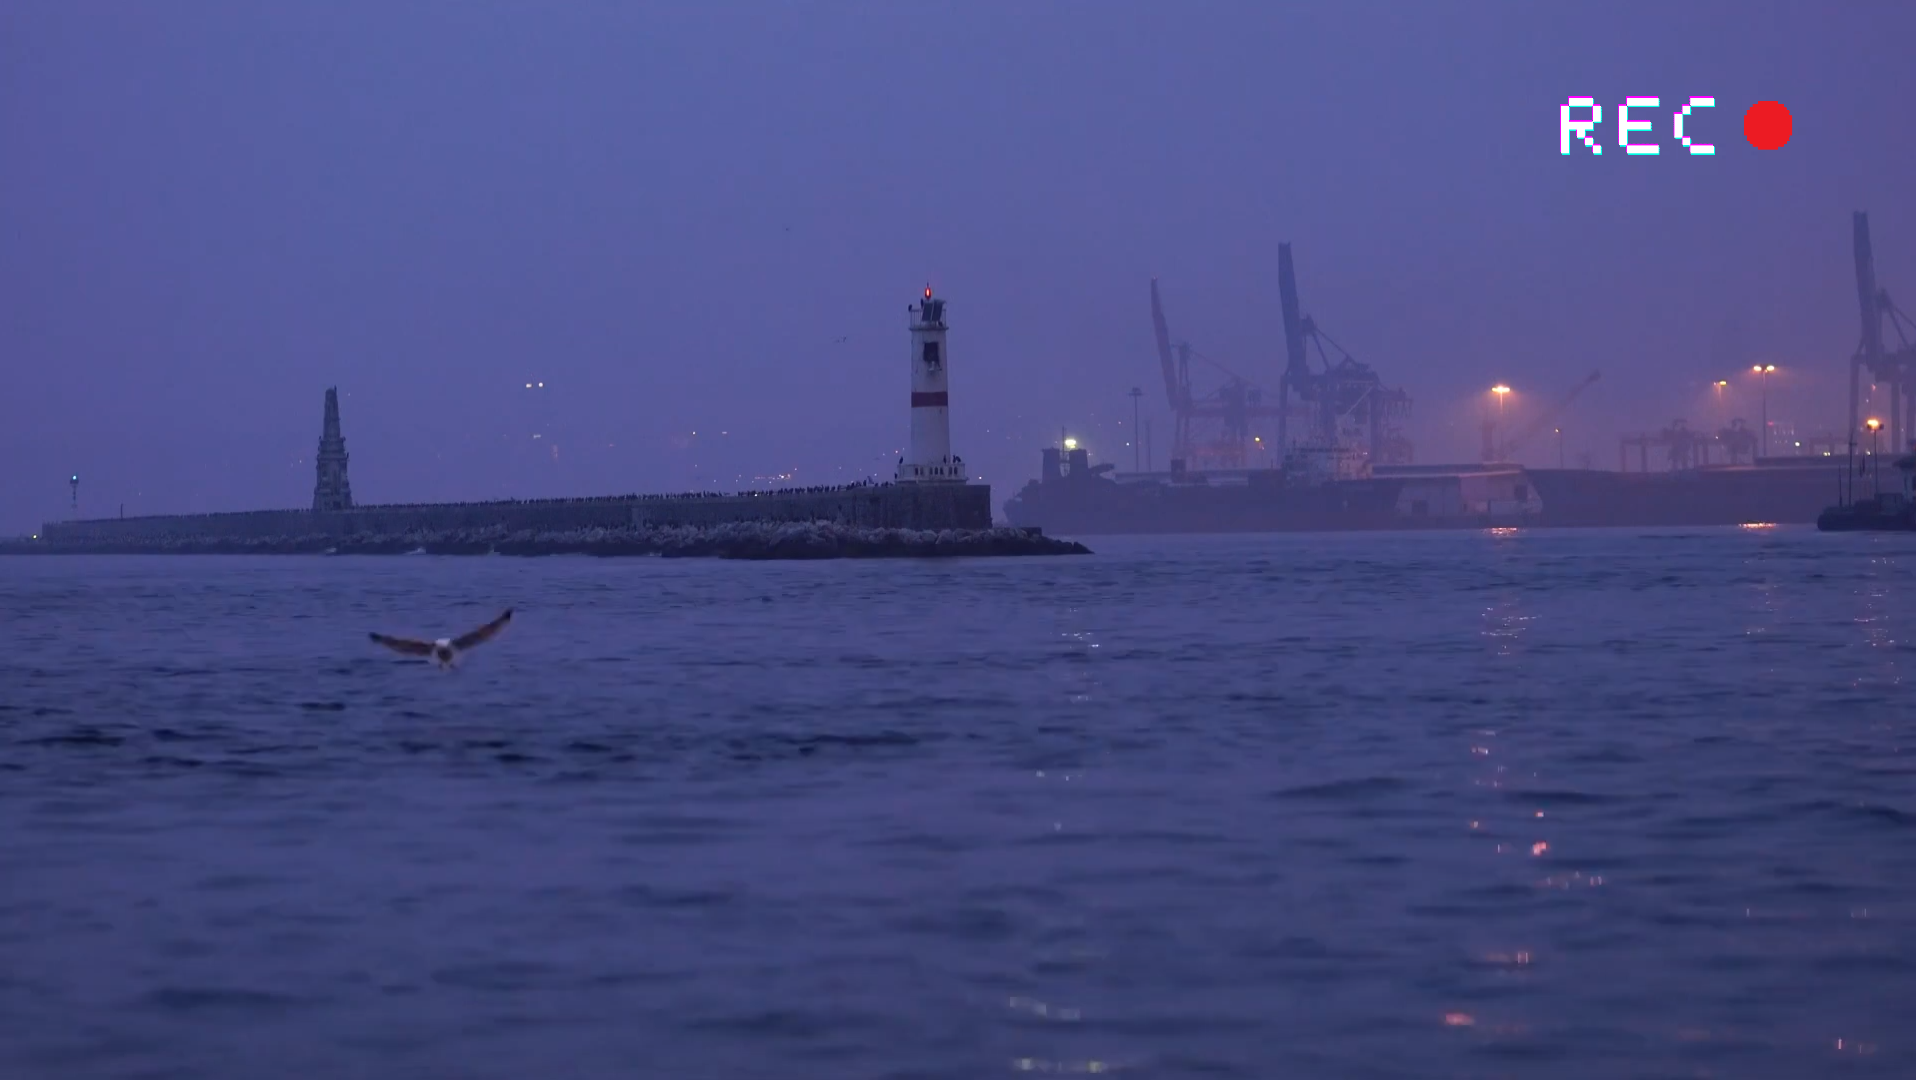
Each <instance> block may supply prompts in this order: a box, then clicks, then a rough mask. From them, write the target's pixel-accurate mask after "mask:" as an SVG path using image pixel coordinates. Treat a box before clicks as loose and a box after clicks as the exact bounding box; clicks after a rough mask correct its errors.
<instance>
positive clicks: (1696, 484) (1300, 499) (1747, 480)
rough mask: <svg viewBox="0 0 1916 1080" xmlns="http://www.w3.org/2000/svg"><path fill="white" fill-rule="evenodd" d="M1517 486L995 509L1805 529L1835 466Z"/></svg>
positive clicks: (1198, 496)
mask: <svg viewBox="0 0 1916 1080" xmlns="http://www.w3.org/2000/svg"><path fill="white" fill-rule="evenodd" d="M1521 480H1522V482H1521V483H1519V484H1517V485H1515V489H1516V491H1517V493H1518V494H1517V499H1516V501H1515V502H1507V503H1505V504H1504V506H1503V507H1501V508H1498V507H1495V506H1492V507H1489V508H1486V506H1485V505H1484V504H1482V503H1481V502H1479V503H1477V504H1475V505H1472V504H1471V503H1470V502H1469V501H1468V500H1465V501H1463V502H1461V503H1460V504H1458V505H1454V506H1451V507H1449V508H1448V512H1418V511H1431V510H1433V509H1434V508H1433V507H1429V506H1426V505H1424V502H1423V501H1422V500H1418V501H1413V494H1412V492H1411V491H1410V490H1409V489H1408V487H1407V485H1409V484H1412V483H1414V482H1422V483H1429V481H1428V480H1424V481H1412V480H1408V479H1404V478H1391V479H1373V480H1359V481H1341V482H1333V483H1328V484H1324V485H1321V486H1319V487H1314V488H1286V487H1282V486H1264V487H1260V486H1257V485H1252V486H1239V487H1233V488H1222V487H1209V486H1206V485H1202V484H1193V485H1178V484H1156V483H1150V484H1127V483H1114V482H1112V481H1109V480H1105V479H1102V478H1096V477H1087V478H1082V479H1078V480H1076V481H1073V480H1072V479H1070V478H1065V479H1061V480H1050V481H1033V482H1032V483H1030V484H1028V485H1027V486H1026V487H1025V489H1024V490H1023V491H1021V492H1020V493H1019V494H1018V495H1017V496H1016V497H1014V498H1013V499H1012V500H1011V502H1009V503H1007V504H1006V506H1005V513H1006V516H1007V517H1008V518H1009V520H1010V521H1011V523H1012V524H1014V525H1024V526H1033V527H1039V528H1043V529H1045V530H1046V531H1047V532H1050V533H1062V534H1066V535H1100V534H1105V535H1113V534H1125V533H1230V532H1333V531H1371V530H1431V529H1483V528H1498V527H1561V528H1578V527H1616V526H1633V527H1668V526H1709V525H1745V524H1757V523H1768V524H1809V523H1812V522H1815V521H1817V519H1818V515H1819V514H1821V513H1822V511H1823V510H1824V509H1825V508H1826V507H1828V506H1829V505H1830V503H1831V501H1832V498H1833V496H1834V495H1835V494H1836V492H1837V489H1838V485H1839V484H1840V482H1841V480H1840V469H1839V468H1836V467H1833V466H1830V465H1824V464H1821V463H1815V464H1810V465H1806V466H1797V465H1794V464H1790V465H1784V466H1774V465H1767V464H1766V465H1763V466H1744V467H1740V468H1734V467H1731V468H1713V469H1697V470H1689V471H1686V472H1681V473H1656V474H1642V473H1612V472H1600V471H1597V470H1577V469H1529V470H1522V476H1521ZM1526 487H1528V488H1530V489H1531V491H1532V493H1531V494H1525V493H1524V489H1525V488H1526ZM1526 500H1528V501H1526Z"/></svg>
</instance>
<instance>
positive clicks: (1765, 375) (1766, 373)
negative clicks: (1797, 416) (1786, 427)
mask: <svg viewBox="0 0 1916 1080" xmlns="http://www.w3.org/2000/svg"><path fill="white" fill-rule="evenodd" d="M1750 370H1751V371H1752V372H1755V373H1756V374H1757V375H1759V376H1761V377H1762V379H1763V456H1764V457H1769V456H1770V372H1772V371H1775V370H1776V365H1775V364H1753V365H1751V366H1750Z"/></svg>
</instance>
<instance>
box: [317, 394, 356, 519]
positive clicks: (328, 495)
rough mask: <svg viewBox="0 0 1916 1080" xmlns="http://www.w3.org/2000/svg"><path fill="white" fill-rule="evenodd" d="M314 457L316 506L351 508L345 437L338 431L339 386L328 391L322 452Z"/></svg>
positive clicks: (322, 508)
mask: <svg viewBox="0 0 1916 1080" xmlns="http://www.w3.org/2000/svg"><path fill="white" fill-rule="evenodd" d="M314 461H315V464H316V466H317V472H318V474H319V477H318V480H317V481H316V482H315V483H314V484H313V509H314V510H315V511H317V512H331V511H338V510H350V509H352V507H353V486H352V484H351V483H349V482H348V481H347V480H346V438H345V436H343V435H341V434H340V433H339V388H338V387H333V388H332V389H329V390H327V391H326V426H325V428H324V429H322V430H321V432H320V436H319V455H318V457H316V458H315V459H314Z"/></svg>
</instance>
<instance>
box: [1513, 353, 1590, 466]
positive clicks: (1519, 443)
mask: <svg viewBox="0 0 1916 1080" xmlns="http://www.w3.org/2000/svg"><path fill="white" fill-rule="evenodd" d="M1602 377H1603V372H1601V371H1593V372H1591V373H1590V375H1589V376H1588V377H1587V378H1585V379H1584V380H1583V381H1582V382H1580V383H1578V384H1577V385H1575V386H1573V387H1571V388H1570V392H1569V393H1567V394H1565V395H1564V396H1563V397H1561V398H1558V399H1557V403H1556V404H1555V405H1552V406H1550V407H1549V408H1548V409H1545V410H1544V411H1543V412H1541V413H1539V414H1537V418H1536V419H1535V420H1532V421H1531V422H1530V423H1528V424H1526V425H1524V427H1523V428H1522V429H1521V430H1519V431H1518V432H1517V433H1516V434H1515V435H1512V436H1511V437H1510V438H1508V439H1505V440H1504V441H1503V442H1502V443H1501V444H1493V443H1492V441H1491V440H1490V439H1489V438H1488V437H1486V438H1485V439H1484V447H1485V449H1486V451H1487V452H1486V453H1485V454H1484V461H1485V462H1486V463H1491V462H1504V461H1509V460H1510V459H1511V458H1512V457H1514V456H1516V453H1517V451H1518V450H1521V449H1523V446H1524V444H1525V443H1528V442H1529V441H1530V440H1532V439H1534V438H1536V437H1537V436H1538V435H1539V434H1541V433H1542V432H1543V429H1544V428H1547V427H1549V426H1550V425H1551V424H1552V423H1553V422H1554V421H1555V420H1556V419H1557V418H1558V417H1559V416H1562V415H1563V414H1564V412H1565V411H1567V410H1568V409H1569V408H1570V406H1571V404H1572V403H1574V402H1575V401H1576V400H1577V398H1578V397H1579V396H1580V395H1582V393H1583V392H1584V391H1585V390H1587V389H1589V388H1590V384H1591V383H1594V382H1596V381H1597V380H1598V379H1600V378H1602ZM1489 432H1490V425H1489V423H1488V422H1486V423H1485V425H1484V433H1485V435H1486V436H1488V435H1489Z"/></svg>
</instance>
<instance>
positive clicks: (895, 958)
mask: <svg viewBox="0 0 1916 1080" xmlns="http://www.w3.org/2000/svg"><path fill="white" fill-rule="evenodd" d="M1093 547H1094V548H1096V549H1097V550H1099V552H1100V554H1099V555H1098V556H1096V557H1094V558H1090V559H1080V560H1069V559H1059V560H1030V561H1011V560H1008V561H998V562H993V561H979V562H972V563H964V564H912V563H886V564H851V563H839V564H807V565H782V566H781V565H772V566H767V565H739V564H721V563H672V562H664V561H660V560H642V561H634V562H604V561H597V560H545V561H537V562H520V561H516V560H499V559H490V560H456V559H431V558H415V559H407V560H363V561H361V560H320V559H314V560H298V559H283V560H217V559H208V560H186V559H181V560H174V561H167V560H157V561H143V560H64V561H56V560H31V565H28V562H29V561H26V560H20V561H16V562H12V563H6V564H0V611H5V612H7V613H9V614H12V613H20V614H21V616H22V617H20V618H17V619H11V618H10V619H6V620H0V863H4V865H5V866H6V867H7V870H6V881H7V887H6V889H5V890H4V891H0V954H3V955H4V956H5V957H6V961H7V962H6V964H5V965H0V1075H4V1076H14V1075H19V1076H30V1077H37V1076H60V1077H62V1078H69V1077H71V1078H78V1080H89V1078H91V1077H106V1076H120V1075H129V1074H133V1073H137V1072H142V1071H144V1072H150V1073H152V1074H155V1075H160V1074H165V1073H167V1072H168V1071H172V1072H175V1073H181V1074H191V1075H199V1076H208V1077H215V1078H223V1077H228V1076H231V1077H241V1076H247V1077H251V1076H260V1075H294V1074H303V1075H341V1076H344V1075H368V1074H372V1073H380V1072H382V1071H383V1072H384V1073H386V1074H391V1075H418V1076H432V1075H446V1076H460V1077H470V1078H477V1080H487V1078H491V1077H501V1078H504V1077H512V1078H513V1080H522V1078H523V1077H526V1076H531V1075H540V1074H543V1073H546V1072H549V1071H551V1069H552V1068H553V1063H554V1062H557V1061H563V1062H564V1063H565V1065H564V1067H563V1068H562V1069H561V1070H560V1071H562V1072H563V1073H564V1074H565V1075H567V1076H576V1077H585V1078H588V1080H593V1078H597V1077H615V1076H616V1077H626V1076H631V1075H634V1074H635V1070H638V1071H640V1072H648V1073H652V1074H656V1075H673V1076H678V1077H705V1076H757V1075H766V1074H768V1073H777V1074H781V1075H830V1076H834V1077H847V1078H856V1077H879V1076H896V1075H917V1076H952V1077H961V1076H962V1077H975V1076H986V1075H999V1074H1003V1073H1006V1072H1020V1073H1053V1074H1083V1073H1092V1072H1112V1073H1118V1074H1123V1075H1137V1076H1186V1075H1218V1076H1245V1077H1270V1076H1279V1075H1284V1076H1290V1075H1297V1076H1339V1077H1343V1076H1353V1077H1365V1076H1397V1075H1413V1076H1437V1077H1449V1076H1501V1075H1541V1074H1544V1073H1548V1074H1549V1075H1551V1076H1553V1077H1591V1078H1597V1077H1602V1078H1605V1080H1608V1078H1610V1077H1616V1076H1637V1075H1702V1074H1706V1073H1707V1074H1712V1075H1716V1076H1722V1077H1756V1078H1762V1077H1792V1078H1793V1077H1802V1076H1819V1075H1825V1074H1828V1073H1829V1071H1830V1070H1834V1069H1839V1068H1840V1069H1841V1071H1842V1073H1843V1075H1846V1076H1852V1075H1853V1076H1908V1075H1911V1074H1912V1073H1916V1058H1912V1046H1911V1044H1910V1043H1909V1042H1908V1041H1907V1040H1906V1039H1905V1038H1904V1036H1903V1034H1902V1032H1903V1030H1904V1028H1905V1027H1906V1025H1905V1023H1904V1022H1903V1019H1902V1017H1903V1014H1904V1013H1905V1012H1906V1009H1905V1008H1904V1007H1903V1003H1902V995H1903V991H1904V990H1906V988H1907V986H1906V984H1907V978H1908V969H1909V965H1910V964H1911V962H1912V958H1916V951H1912V950H1916V906H1913V905H1912V903H1911V901H1910V900H1909V897H1910V896H1911V895H1912V893H1913V891H1916V852H1912V849H1911V848H1910V847H1909V845H1908V843H1907V842H1906V841H1907V839H1908V832H1909V829H1910V828H1911V826H1912V825H1913V824H1916V796H1912V794H1911V792H1912V791H1916V788H1913V787H1912V785H1911V781H1912V779H1916V764H1912V762H1911V761H1910V759H1909V755H1910V753H1911V751H1910V746H1911V745H1912V740H1911V727H1910V725H1911V720H1910V714H1909V713H1908V711H1907V710H1905V709H1902V708H1901V707H1900V706H1901V704H1902V702H1901V697H1900V693H1901V687H1902V682H1903V680H1902V678H1901V671H1900V667H1899V662H1900V648H1901V647H1900V646H1899V645H1898V644H1897V643H1898V642H1901V641H1907V640H1909V639H1910V634H1909V631H1908V630H1907V629H1905V627H1906V625H1907V622H1908V620H1909V619H1911V618H1912V617H1916V616H1912V615H1911V614H1910V612H1909V605H1907V604H1898V602H1897V598H1898V582H1899V581H1900V580H1901V579H1902V578H1904V577H1907V576H1909V574H1910V571H1911V569H1912V568H1913V567H1912V560H1913V559H1916V557H1912V556H1905V555H1904V554H1903V553H1902V551H1901V549H1900V548H1899V547H1898V546H1897V543H1896V540H1895V538H1893V537H1891V538H1878V537H1867V536H1821V535H1818V534H1816V533H1814V532H1810V531H1807V530H1792V529H1788V528H1776V529H1726V530H1697V531H1692V532H1687V533H1643V532H1639V531H1630V530H1623V531H1616V532H1561V531H1553V530H1515V531H1511V532H1508V533H1495V534H1480V533H1473V534H1457V535H1426V536H1339V537H1234V538H1192V539H1182V540H1176V541H1172V540H1154V539H1130V540H1101V541H1098V542H1096V543H1094V544H1093ZM497 603H513V604H514V605H515V606H516V607H518V608H519V610H520V613H521V615H520V621H519V622H518V623H516V624H515V627H514V628H513V630H512V631H511V632H510V633H509V636H508V637H507V638H504V639H502V640H501V641H500V642H499V643H498V644H496V645H489V646H487V648H486V650H482V651H481V652H479V653H476V654H475V656H474V657H473V661H472V663H471V664H470V665H469V667H468V668H467V670H464V671H462V672H460V673H459V674H458V675H456V676H451V677H432V678H428V677H425V676H426V675H427V674H428V673H426V672H424V671H423V670H419V669H414V668H409V667H405V666H403V665H398V664H395V663H393V662H392V661H391V660H389V659H388V658H386V657H384V656H374V655H370V654H369V653H368V652H367V651H365V650H363V649H361V648H360V645H361V644H362V636H363V633H364V631H365V629H367V628H368V627H369V626H372V627H381V626H385V625H401V626H410V625H415V624H421V625H434V624H436V623H437V622H439V621H442V620H443V619H451V620H452V621H454V622H459V621H462V617H460V618H455V617H454V616H460V613H462V612H466V611H468V610H472V611H476V610H479V609H481V608H490V607H492V606H493V605H494V604H497ZM267 628H270V629H271V631H272V632H270V633H267V632H264V631H265V630H266V629H267ZM1839 1063H1840V1064H1839Z"/></svg>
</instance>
